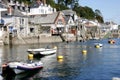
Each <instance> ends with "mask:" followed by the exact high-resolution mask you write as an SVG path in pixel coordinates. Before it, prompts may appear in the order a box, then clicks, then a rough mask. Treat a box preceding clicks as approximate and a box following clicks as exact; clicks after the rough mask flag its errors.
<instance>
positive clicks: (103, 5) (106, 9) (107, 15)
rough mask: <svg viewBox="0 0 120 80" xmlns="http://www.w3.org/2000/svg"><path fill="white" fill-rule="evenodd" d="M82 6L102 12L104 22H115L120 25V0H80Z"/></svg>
mask: <svg viewBox="0 0 120 80" xmlns="http://www.w3.org/2000/svg"><path fill="white" fill-rule="evenodd" d="M79 5H80V6H83V7H84V6H88V7H90V8H92V9H93V11H95V10H96V9H98V10H100V12H101V13H102V15H103V18H104V21H105V22H106V21H113V22H115V23H117V24H119V25H120V0H79Z"/></svg>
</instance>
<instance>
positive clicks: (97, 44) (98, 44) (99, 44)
mask: <svg viewBox="0 0 120 80" xmlns="http://www.w3.org/2000/svg"><path fill="white" fill-rule="evenodd" d="M95 46H99V47H102V46H103V44H101V43H95Z"/></svg>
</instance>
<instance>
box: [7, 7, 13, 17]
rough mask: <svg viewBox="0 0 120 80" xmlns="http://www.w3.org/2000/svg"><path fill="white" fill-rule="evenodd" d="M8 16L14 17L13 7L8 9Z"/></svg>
mask: <svg viewBox="0 0 120 80" xmlns="http://www.w3.org/2000/svg"><path fill="white" fill-rule="evenodd" d="M8 15H12V7H11V6H9V7H8Z"/></svg>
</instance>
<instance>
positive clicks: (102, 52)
mask: <svg viewBox="0 0 120 80" xmlns="http://www.w3.org/2000/svg"><path fill="white" fill-rule="evenodd" d="M96 42H97V41H92V40H91V41H88V42H83V43H80V42H70V43H54V44H49V46H53V45H56V46H57V47H58V51H57V54H53V55H49V56H42V57H39V56H38V57H37V58H34V60H41V61H42V62H43V65H44V68H43V69H42V70H40V71H38V72H33V74H23V75H22V76H21V75H16V76H14V77H12V79H11V80H111V79H112V77H120V73H119V72H120V69H119V67H120V54H119V49H120V46H119V44H120V43H116V44H113V45H110V44H108V43H107V40H101V43H103V47H102V48H95V47H94V45H93V44H94V43H96ZM38 46H39V45H37V44H36V45H35V44H34V46H33V45H18V46H12V47H9V46H4V47H1V48H0V51H1V52H0V53H2V55H1V56H2V63H4V62H6V61H11V60H20V61H25V60H27V56H28V53H27V49H28V48H30V47H34V48H38ZM45 46H48V44H41V45H40V47H45ZM82 50H86V51H87V53H82ZM58 55H62V56H63V59H62V60H60V61H58V60H57V56H58ZM9 79H10V78H9ZM6 80H7V79H6Z"/></svg>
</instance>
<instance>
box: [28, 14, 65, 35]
mask: <svg viewBox="0 0 120 80" xmlns="http://www.w3.org/2000/svg"><path fill="white" fill-rule="evenodd" d="M29 23H30V25H29V27H30V28H31V29H32V30H31V32H32V31H33V32H37V33H42V34H49V35H57V34H59V33H62V32H64V29H65V25H66V22H65V19H64V17H63V14H62V12H55V13H52V14H43V15H34V16H31V18H30V20H29ZM35 25H36V26H35ZM36 30H38V31H36ZM35 34H36V33H35Z"/></svg>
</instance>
